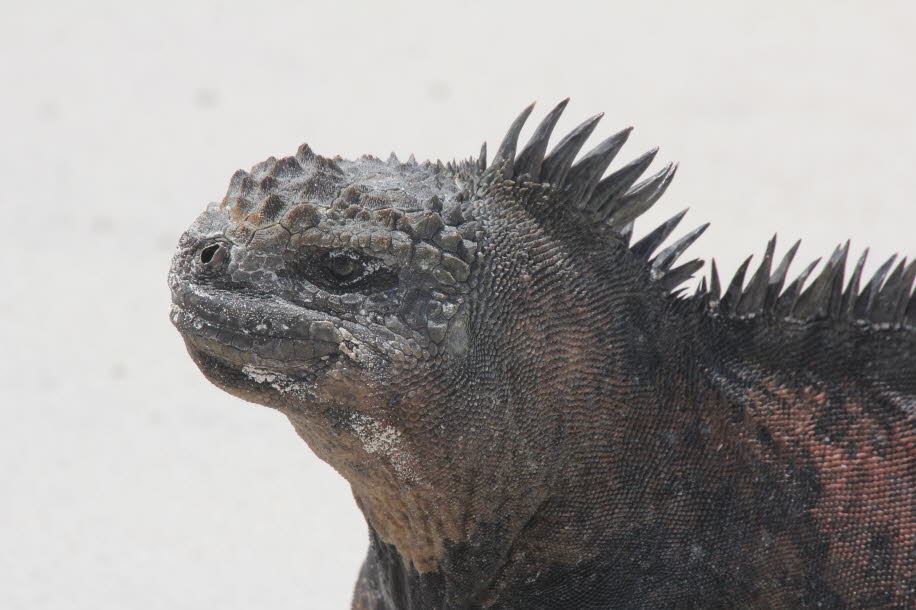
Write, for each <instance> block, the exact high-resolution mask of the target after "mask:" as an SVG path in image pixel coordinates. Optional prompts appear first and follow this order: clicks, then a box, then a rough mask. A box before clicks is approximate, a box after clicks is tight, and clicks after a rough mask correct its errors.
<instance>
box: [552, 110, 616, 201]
mask: <svg viewBox="0 0 916 610" xmlns="http://www.w3.org/2000/svg"><path fill="white" fill-rule="evenodd" d="M603 116H604V113H603V112H602V113H600V114H596V115H595V116H593V117H591V118H588V119H586V120H585V121H583V122H582V123H581V124H580V125H579V126H578V127H576V128H575V129H573V130H572V131H571V132H569V134H567V135H566V137H565V138H563V139H562V140H560V143H559V144H557V145H556V146H555V147H554V149H553V150H552V151H551V152H550V154H549V155H547V156H546V157H545V158H544V163H543V165H542V166H541V181H542V182H549V183H550V184H552V185H554V186H555V187H560V186H562V185H563V183H564V182H565V181H566V174H567V173H568V172H569V168H570V167H572V163H573V160H574V159H575V158H576V155H577V154H578V153H579V150H580V149H581V148H582V146H583V145H584V144H585V141H586V140H587V139H588V136H590V135H591V133H592V131H594V130H595V126H596V125H598V121H600V120H601V117H603Z"/></svg>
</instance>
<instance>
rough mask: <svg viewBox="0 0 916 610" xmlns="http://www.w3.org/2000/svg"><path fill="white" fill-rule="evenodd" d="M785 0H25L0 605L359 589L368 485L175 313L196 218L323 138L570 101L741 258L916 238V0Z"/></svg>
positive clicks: (368, 142) (6, 169)
mask: <svg viewBox="0 0 916 610" xmlns="http://www.w3.org/2000/svg"><path fill="white" fill-rule="evenodd" d="M259 4H260V6H258V5H259ZM762 4H765V6H764V7H760V8H749V7H750V4H749V3H736V2H731V1H724V0H723V1H721V2H706V3H677V4H675V3H671V5H670V6H665V7H663V6H661V5H644V3H638V2H632V1H629V2H623V3H620V4H619V6H616V7H615V5H614V4H613V3H609V2H595V3H576V2H570V1H563V2H556V1H554V2H533V1H531V0H528V1H523V2H512V3H508V2H454V1H453V2H447V3H437V2H424V3H413V4H409V3H399V2H363V3H357V2H349V3H348V2H331V1H325V2H315V3H310V2H299V3H292V2H268V3H257V2H245V3H238V4H228V3H217V2H208V3H187V2H174V1H164V0H158V1H157V2H150V3H146V6H141V5H140V3H124V2H111V3H105V2H98V1H97V2H83V3H75V2H74V3H70V2H67V3H65V2H45V3H24V2H13V0H2V2H0V7H2V9H0V82H2V88H0V211H2V215H0V218H2V222H3V229H4V230H3V232H2V237H0V262H2V269H3V272H2V282H0V348H2V349H0V359H2V360H0V405H2V424H0V607H2V608H11V609H13V608H38V609H50V608H68V609H69V608H87V609H88V608H92V609H99V608H188V609H191V608H194V609H199V608H221V609H233V608H246V609H247V608H343V607H345V606H346V605H347V604H348V601H349V597H350V591H351V586H352V582H353V580H354V577H355V574H356V571H357V569H358V566H359V564H360V562H361V560H362V555H363V552H364V547H365V544H366V543H365V537H366V533H365V526H364V524H363V522H362V520H361V516H360V515H359V514H358V512H357V510H356V508H355V506H354V504H353V502H352V499H351V497H350V494H349V489H348V487H347V485H346V484H345V483H344V481H343V480H342V479H340V478H339V477H338V476H337V475H336V473H334V471H333V470H332V469H331V468H329V467H328V466H326V465H325V464H323V463H321V462H319V461H318V460H317V459H316V458H314V457H313V456H312V455H311V454H310V453H309V452H308V450H307V448H306V447H305V445H304V444H303V443H302V442H301V441H300V440H299V439H298V437H296V435H295V434H294V433H293V431H292V429H291V428H290V426H289V425H288V423H287V422H286V420H285V419H284V418H283V417H281V416H280V415H278V414H276V413H274V412H271V411H269V410H267V409H264V408H261V407H256V406H252V405H248V404H245V403H243V402H241V401H239V400H237V399H235V398H232V397H230V396H228V395H225V394H223V393H221V392H220V391H218V390H217V389H215V388H214V387H212V386H210V385H209V384H208V383H207V382H206V381H205V380H204V379H203V377H202V376H201V375H200V374H199V373H198V371H197V370H196V369H195V367H194V366H193V364H192V363H191V361H190V359H189V358H188V357H187V355H186V354H185V352H184V348H183V346H182V343H181V341H180V340H179V337H178V334H177V333H176V332H175V331H174V330H173V329H172V328H171V326H170V325H169V322H168V318H167V312H168V301H169V296H168V291H167V288H166V283H165V279H166V271H167V269H168V263H169V258H170V256H171V252H172V248H173V246H174V244H175V242H176V240H177V239H178V236H179V234H180V233H181V231H182V230H183V229H184V227H185V226H186V225H188V224H189V223H190V222H191V220H192V219H193V218H194V216H195V215H196V214H197V213H198V212H199V211H200V210H201V209H202V208H203V206H204V205H205V204H206V203H207V202H208V201H211V200H214V199H220V198H221V197H222V195H223V193H224V190H225V186H226V182H227V180H228V178H229V176H230V175H231V174H232V172H233V171H234V170H235V169H236V168H239V167H245V168H247V167H249V166H250V165H251V164H253V163H255V162H257V161H259V160H261V159H262V158H264V157H267V156H268V155H277V156H281V155H286V154H291V153H292V152H294V151H295V149H296V147H297V146H298V145H299V144H300V143H302V142H303V141H308V142H309V143H310V144H311V145H312V147H313V148H314V149H315V150H317V151H319V152H321V153H324V154H328V155H334V154H341V155H344V156H353V155H358V154H361V153H372V154H375V155H381V156H386V155H387V154H388V152H389V151H391V150H392V149H393V150H395V151H396V152H397V153H398V154H399V155H402V156H405V157H406V155H408V154H409V153H411V152H414V153H416V155H417V157H418V158H421V159H422V158H426V157H433V158H435V157H437V156H441V157H442V158H445V159H451V158H453V157H463V156H467V155H469V154H475V153H476V151H477V149H478V147H479V145H480V143H481V141H483V140H484V139H486V140H488V141H489V142H490V143H491V146H492V145H494V144H496V143H497V142H498V140H499V138H500V137H501V135H502V133H503V131H504V129H505V128H506V126H507V125H508V124H509V122H510V121H511V119H512V118H513V117H514V116H515V115H516V114H517V112H518V111H519V110H520V109H521V108H522V107H523V106H524V105H525V104H527V103H528V102H529V101H531V100H532V99H537V100H539V102H540V103H539V106H538V109H537V111H536V115H535V117H536V118H537V117H539V116H542V114H543V113H544V112H545V111H546V110H548V109H549V108H550V107H551V106H552V105H553V104H554V103H555V102H556V101H558V100H560V99H561V98H563V97H566V96H572V97H573V101H572V103H571V104H570V106H569V109H568V111H567V117H566V118H564V119H563V121H562V123H561V125H560V127H561V129H568V128H570V127H572V126H573V125H574V124H576V123H578V122H579V121H580V120H582V119H584V118H585V117H587V116H589V115H591V114H593V113H595V112H599V111H605V112H606V113H607V115H606V118H605V121H604V123H603V124H602V125H601V126H600V127H599V129H598V135H602V134H603V135H607V134H610V133H612V131H613V130H616V129H618V128H620V127H622V126H624V125H627V124H632V125H635V126H636V127H637V130H636V131H635V132H634V134H633V137H632V138H631V144H630V145H629V146H628V153H627V155H626V158H627V159H629V158H632V157H634V156H636V155H637V154H639V153H641V152H642V151H643V150H645V149H646V148H648V147H649V146H651V145H654V144H659V145H661V146H662V153H661V155H660V160H668V159H678V160H680V161H681V170H680V173H679V176H678V178H677V180H676V181H675V183H674V185H673V186H672V188H671V189H670V191H669V194H668V195H667V196H666V198H665V201H666V202H665V203H663V204H659V206H658V207H659V208H660V209H659V210H654V211H653V212H652V213H651V214H650V217H651V220H653V221H657V220H660V219H662V218H664V217H667V216H669V215H671V214H673V213H674V212H676V211H678V210H680V209H681V208H682V207H683V206H685V205H690V206H692V209H693V211H692V212H691V214H689V215H688V221H687V222H685V228H687V227H688V226H693V225H696V224H699V223H701V222H705V221H713V226H712V227H711V228H710V230H709V231H708V232H707V234H706V236H704V237H703V239H702V240H701V241H700V242H699V243H698V244H697V245H696V246H695V247H694V248H693V251H694V252H695V253H696V254H698V255H703V256H713V255H714V256H716V257H717V259H718V260H719V262H720V264H721V267H722V268H723V269H724V270H725V271H726V272H731V270H733V269H734V268H735V267H736V266H737V264H738V263H739V262H740V259H741V258H743V255H744V254H746V253H749V252H751V251H753V252H757V253H759V252H760V251H761V250H762V248H763V246H764V245H765V242H766V240H767V238H768V237H769V236H770V235H771V234H772V233H773V232H774V231H777V230H778V231H779V233H780V237H781V240H782V241H781V247H780V252H781V251H782V250H784V249H785V247H786V246H787V245H788V243H789V241H790V240H792V241H794V240H795V239H796V238H798V237H804V239H805V242H804V245H803V247H802V251H801V253H800V255H801V256H800V259H801V260H803V261H804V260H807V259H810V258H813V257H814V256H820V255H823V254H826V253H828V252H829V250H830V249H832V248H833V246H834V245H835V244H836V243H838V242H839V241H840V240H845V239H846V238H848V237H853V238H854V242H853V244H854V252H855V253H856V254H857V253H858V252H859V250H860V249H861V248H862V247H864V246H866V245H871V246H872V247H873V250H874V252H875V253H876V254H879V255H881V256H882V257H885V256H887V255H889V254H890V253H891V252H893V251H895V250H896V251H900V252H902V253H903V254H908V255H914V254H916V249H914V247H913V239H912V234H913V233H912V232H913V227H914V217H916V213H914V193H916V177H914V172H913V166H914V163H916V119H914V117H913V113H914V108H916V87H914V82H913V81H914V74H916V3H913V2H907V1H902V2H897V3H894V2H881V3H867V2H826V1H824V0H820V1H818V2H798V1H791V2H766V3H762ZM701 7H702V8H701ZM491 150H493V148H491ZM647 228H649V224H648V223H643V224H642V225H641V227H638V228H637V233H642V232H645V230H646V229H647ZM874 260H875V259H873V262H874Z"/></svg>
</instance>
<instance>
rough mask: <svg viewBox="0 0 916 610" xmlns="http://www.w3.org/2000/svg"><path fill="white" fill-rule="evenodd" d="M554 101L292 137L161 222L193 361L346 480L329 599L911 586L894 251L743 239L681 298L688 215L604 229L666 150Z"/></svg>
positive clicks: (797, 601)
mask: <svg viewBox="0 0 916 610" xmlns="http://www.w3.org/2000/svg"><path fill="white" fill-rule="evenodd" d="M565 107H566V101H564V102H562V103H560V104H559V105H558V106H557V107H556V108H555V109H554V110H552V111H551V112H550V113H548V115H547V116H546V117H545V118H544V120H543V121H542V122H541V123H540V125H538V126H537V127H536V128H535V131H534V135H533V136H532V138H531V140H530V141H529V142H528V143H527V144H526V145H525V146H524V147H522V148H521V149H520V150H517V148H518V146H517V139H518V134H519V132H520V131H521V129H522V126H523V125H524V123H525V121H526V119H527V118H528V115H529V114H530V112H531V107H528V108H526V109H525V110H524V112H523V113H522V114H521V115H520V116H519V117H518V119H516V121H515V122H514V123H513V124H512V126H511V127H510V129H509V132H508V134H507V135H506V137H505V139H504V140H503V142H502V144H501V145H500V147H499V149H498V151H497V152H496V154H495V155H494V158H493V159H492V161H491V162H490V163H489V164H488V163H487V159H486V148H485V147H484V148H483V149H482V150H481V153H480V155H479V156H478V157H477V158H476V159H466V160H460V161H451V162H448V163H442V162H441V161H439V162H436V163H430V162H424V163H417V162H416V161H415V160H414V159H413V157H411V159H410V160H408V161H407V162H406V163H401V162H400V161H399V160H398V159H397V158H396V157H395V156H394V155H392V156H391V157H390V158H389V159H388V161H381V160H379V159H375V158H373V157H369V156H366V157H362V158H361V159H359V160H356V161H347V160H342V159H339V158H335V159H328V158H324V157H321V156H319V155H316V154H315V153H314V152H312V151H311V150H310V149H309V147H308V146H305V145H303V146H302V147H301V148H300V149H299V150H298V152H297V153H296V155H295V156H292V157H286V158H284V159H279V160H277V159H274V158H270V159H268V160H266V161H264V162H262V163H259V164H258V165H256V166H255V167H254V168H252V170H251V172H243V171H239V172H236V174H235V175H234V176H233V177H232V180H231V183H230V187H229V191H228V192H227V194H226V196H225V198H224V199H223V200H222V201H221V202H218V203H214V204H211V206H210V207H209V208H208V209H207V211H205V212H204V213H203V214H202V215H201V216H200V217H199V218H198V219H197V220H196V221H195V223H194V224H193V225H192V226H191V228H190V229H189V230H188V231H187V232H186V233H185V235H184V236H182V238H181V241H180V243H179V250H178V253H177V254H176V255H175V258H174V260H173V262H172V269H171V273H170V276H169V282H170V286H171V288H172V295H173V297H172V298H173V309H172V320H173V321H174V323H175V325H176V326H177V327H178V329H179V330H180V331H181V333H182V335H183V336H184V339H185V341H186V344H187V347H188V351H189V353H190V354H191V356H192V357H193V358H194V360H195V362H196V363H197V364H198V365H199V366H200V368H201V370H202V371H203V372H204V374H205V375H206V376H207V377H208V378H209V379H210V380H211V381H213V382H214V383H215V384H217V385H218V386H220V387H221V388H223V389H225V390H226V391H228V392H230V393H232V394H234V395H236V396H239V397H241V398H244V399H245V400H249V401H252V402H256V403H260V404H263V405H267V406H269V407H272V408H275V409H277V410H279V411H281V412H282V413H284V414H285V415H287V416H288V417H289V419H290V421H291V422H292V423H293V426H294V427H295V429H296V431H297V432H298V433H299V435H300V436H301V437H302V438H303V439H304V440H305V441H306V443H308V445H309V446H310V447H311V449H312V450H313V451H314V452H315V453H316V454H317V455H318V456H319V457H321V458H322V459H324V460H326V461H327V462H329V463H330V464H331V465H333V466H334V467H335V468H336V469H337V471H338V472H340V473H341V474H342V475H343V476H344V477H346V478H347V480H348V481H349V483H350V484H351V486H352V488H353V494H354V497H355V499H356V502H357V504H358V505H359V507H360V509H361V510H362V511H363V513H364V514H365V516H366V520H367V521H368V524H369V530H370V541H369V552H368V556H367V558H366V562H365V564H364V566H363V568H362V570H361V572H360V574H359V575H358V581H357V584H356V590H355V594H354V607H355V608H364V609H368V608H372V609H379V608H505V609H509V608H513V609H517V608H576V609H580V608H735V607H741V608H744V607H759V608H798V607H812V608H834V607H850V608H863V607H879V606H880V607H894V608H905V607H916V423H914V422H916V296H914V295H913V292H912V287H913V281H914V276H916V263H914V262H909V263H908V262H907V261H906V259H903V260H899V261H898V260H897V259H896V258H892V259H890V260H888V261H887V262H885V263H884V264H882V265H881V266H880V267H879V269H878V271H877V272H876V273H875V274H874V275H873V276H872V277H870V278H868V277H863V276H862V269H863V265H864V262H865V256H866V254H863V255H862V257H861V258H859V259H858V260H857V262H856V263H855V265H853V266H852V271H851V273H849V277H848V279H847V277H846V275H847V267H848V265H847V262H848V257H849V243H846V244H843V245H841V246H839V247H838V248H837V249H836V250H835V251H834V252H833V253H832V254H831V255H830V256H829V257H827V258H826V259H825V260H824V261H823V263H819V262H818V261H815V263H813V264H811V265H808V266H806V267H804V268H803V270H802V271H801V272H800V273H799V274H797V275H793V274H791V273H790V272H789V270H790V265H791V264H792V261H793V258H794V256H795V253H796V251H797V247H798V245H797V244H796V245H794V246H792V247H791V248H790V249H789V250H788V251H787V252H786V253H785V254H784V255H783V256H781V257H779V256H776V239H775V237H774V238H773V239H772V240H771V241H770V242H769V244H768V245H767V247H766V251H765V253H764V256H763V258H762V261H761V263H760V264H759V265H756V266H751V264H750V259H749V260H748V261H745V263H744V264H742V265H741V266H740V268H739V270H738V272H737V273H736V274H735V276H734V277H733V278H731V279H730V280H729V281H727V282H724V281H722V279H721V278H720V277H719V276H718V273H717V272H716V267H715V263H713V264H712V265H711V268H712V270H711V274H710V276H709V277H708V280H707V279H706V278H704V279H703V280H702V281H701V282H700V284H699V288H698V289H697V290H696V292H695V293H694V294H693V295H690V296H688V295H686V294H685V292H684V288H683V287H682V286H683V284H684V282H686V281H687V280H689V279H690V278H691V277H692V276H693V275H694V274H695V273H696V272H697V271H698V270H699V269H700V268H701V267H702V266H703V264H704V262H703V261H701V260H688V261H683V260H682V255H683V254H684V252H685V251H686V250H687V248H688V247H689V246H690V245H691V244H692V243H693V242H694V241H695V240H696V239H697V238H699V237H700V235H701V234H702V233H703V231H704V230H705V228H706V225H703V226H701V227H699V228H697V229H695V230H693V231H690V232H687V233H686V234H684V235H682V236H681V237H679V238H674V239H672V241H670V242H669V238H670V237H671V235H672V234H673V233H674V231H675V230H676V228H677V227H678V224H679V223H680V222H681V220H682V219H683V217H684V212H680V213H678V214H676V215H674V216H673V217H672V218H671V219H670V220H668V221H667V222H665V223H663V224H662V225H660V226H659V227H657V228H656V229H654V230H652V231H649V232H648V233H646V236H645V237H643V238H642V239H640V240H638V241H636V242H635V243H631V235H632V233H633V223H634V221H636V220H637V219H638V218H639V217H640V215H641V214H643V213H644V212H645V211H646V210H648V209H649V208H650V207H651V206H653V205H654V204H655V203H656V202H657V201H658V200H659V198H660V197H661V196H662V194H663V193H664V191H665V189H666V188H667V186H668V185H669V183H670V182H671V180H672V178H673V176H674V173H675V170H676V166H675V165H673V164H669V165H666V166H665V167H663V168H662V169H660V170H658V171H656V172H655V173H654V174H652V175H650V176H649V177H647V178H644V179H642V180H640V178H641V176H642V175H643V174H644V173H646V172H647V171H648V169H649V166H650V165H651V164H652V162H653V160H654V157H655V155H656V152H657V151H656V150H651V151H649V152H647V153H646V154H644V155H642V156H640V157H638V158H637V159H635V160H634V161H631V162H629V163H622V164H619V166H618V167H616V169H612V171H611V172H610V173H608V174H607V175H605V172H606V171H607V170H608V168H609V167H611V164H612V162H613V160H614V158H615V157H616V156H617V154H618V152H619V151H620V150H621V148H622V147H623V145H624V143H625V142H626V140H627V138H628V136H629V133H630V129H625V130H623V131H620V132H618V133H616V134H614V135H612V136H610V137H609V138H607V139H606V140H604V141H603V142H601V143H599V144H598V145H597V146H596V147H595V148H594V149H592V150H591V152H588V153H586V154H584V155H581V156H579V153H580V151H581V149H582V148H583V146H584V144H585V141H586V140H587V139H588V138H589V136H590V135H591V134H592V132H593V131H594V130H595V128H596V126H597V124H598V121H599V119H600V118H601V117H600V115H598V116H596V117H593V118H591V119H589V120H587V121H585V122H584V123H583V124H582V125H580V126H579V127H577V128H576V129H574V130H573V131H572V132H571V133H569V134H568V135H567V136H565V137H564V138H562V139H561V140H560V141H559V143H557V144H556V145H554V146H553V148H552V150H551V152H550V153H549V154H548V153H547V151H548V141H549V139H550V136H551V132H552V130H553V128H554V125H555V124H556V122H557V120H558V119H559V117H560V115H561V114H562V112H563V110H564V108H565ZM577 156H578V160H577V161H576V158H577ZM866 253H867V251H866ZM307 601H308V600H303V603H306V605H307Z"/></svg>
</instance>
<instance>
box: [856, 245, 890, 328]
mask: <svg viewBox="0 0 916 610" xmlns="http://www.w3.org/2000/svg"><path fill="white" fill-rule="evenodd" d="M895 260H897V255H896V254H892V255H891V257H890V258H889V259H887V260H886V261H884V264H883V265H881V266H880V267H878V270H877V271H875V274H874V275H873V276H871V279H870V280H869V281H868V283H867V284H866V285H865V288H864V289H863V290H862V294H860V295H859V297H858V298H857V299H856V304H855V307H853V315H854V316H855V318H856V320H867V319H868V317H869V315H870V313H871V311H872V309H873V307H874V305H875V297H877V296H878V291H879V290H880V289H881V284H882V283H883V282H884V277H885V276H886V275H887V272H888V271H889V270H890V268H891V265H893V264H894V261H895Z"/></svg>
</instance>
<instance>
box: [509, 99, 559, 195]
mask: <svg viewBox="0 0 916 610" xmlns="http://www.w3.org/2000/svg"><path fill="white" fill-rule="evenodd" d="M568 103H569V98H566V99H565V100H563V101H562V102H560V103H559V104H557V105H556V106H555V107H554V109H553V110H551V111H550V112H548V113H547V116H545V117H544V120H543V121H541V123H540V125H538V126H537V129H535V130H534V135H532V136H531V139H530V140H528V144H526V145H525V148H523V149H522V152H520V153H518V157H516V158H515V175H516V176H521V175H522V174H528V176H529V177H530V178H531V180H533V181H535V182H537V181H538V180H540V178H541V164H542V163H543V162H544V154H545V153H546V152H547V143H548V142H549V141H550V134H552V133H553V128H554V127H556V125H557V121H558V120H560V115H562V114H563V110H564V109H566V104H568Z"/></svg>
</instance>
